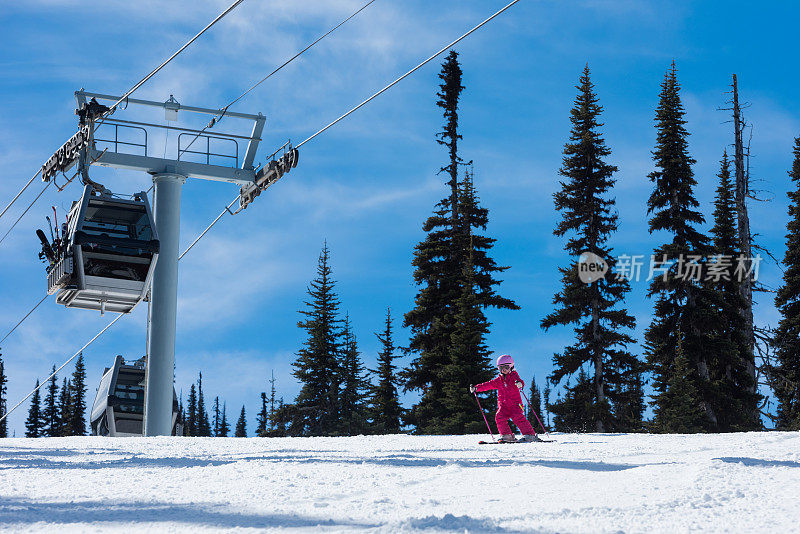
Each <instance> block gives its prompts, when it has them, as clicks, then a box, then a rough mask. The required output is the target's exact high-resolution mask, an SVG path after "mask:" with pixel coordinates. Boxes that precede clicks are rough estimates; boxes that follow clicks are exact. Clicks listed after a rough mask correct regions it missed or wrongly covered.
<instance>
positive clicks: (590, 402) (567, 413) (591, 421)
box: [550, 367, 596, 432]
mask: <svg viewBox="0 0 800 534" xmlns="http://www.w3.org/2000/svg"><path fill="white" fill-rule="evenodd" d="M550 410H551V411H552V413H553V427H554V428H555V429H556V431H557V432H592V431H593V430H595V424H596V413H595V388H594V380H592V379H591V378H590V377H589V375H588V374H587V373H586V370H585V369H584V368H583V367H581V368H580V369H579V370H578V375H577V377H576V382H575V385H574V386H570V383H569V379H567V382H566V384H564V397H563V398H561V396H560V395H559V396H558V397H556V401H555V402H554V403H553V404H551V405H550Z"/></svg>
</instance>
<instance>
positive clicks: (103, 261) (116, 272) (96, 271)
mask: <svg viewBox="0 0 800 534" xmlns="http://www.w3.org/2000/svg"><path fill="white" fill-rule="evenodd" d="M97 248H98V249H101V247H97ZM90 250H91V249H90ZM149 268H150V265H149V264H147V263H130V262H129V261H126V262H121V261H115V260H112V259H107V258H102V257H100V255H94V254H84V256H83V271H84V273H86V275H87V276H102V277H104V278H116V279H119V280H133V281H135V282H143V281H144V279H145V278H146V277H147V272H148V269H149Z"/></svg>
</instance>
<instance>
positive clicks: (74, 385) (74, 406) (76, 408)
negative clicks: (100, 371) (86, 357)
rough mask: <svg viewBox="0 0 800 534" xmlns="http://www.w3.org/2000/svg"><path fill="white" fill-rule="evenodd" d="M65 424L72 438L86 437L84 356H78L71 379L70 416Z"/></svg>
mask: <svg viewBox="0 0 800 534" xmlns="http://www.w3.org/2000/svg"><path fill="white" fill-rule="evenodd" d="M64 424H65V425H66V426H67V427H68V429H69V430H68V432H69V435H70V436H85V435H86V367H85V366H84V364H83V354H80V355H79V356H78V359H77V361H76V362H75V371H73V373H72V378H71V379H70V415H69V419H68V420H67V421H65V422H64Z"/></svg>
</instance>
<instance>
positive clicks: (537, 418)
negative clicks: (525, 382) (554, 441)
mask: <svg viewBox="0 0 800 534" xmlns="http://www.w3.org/2000/svg"><path fill="white" fill-rule="evenodd" d="M519 392H520V393H522V396H523V397H525V402H527V403H528V407H529V408H530V409H531V411H532V412H533V415H534V417H536V420H537V421H538V422H539V426H540V427H542V430H544V433H545V434H547V437H548V438H552V437H553V436H551V435H550V432H548V431H547V429H546V428H545V427H544V425H543V424H542V420H541V419H539V416H538V415H537V414H536V410H534V409H533V406H532V405H531V401H529V400H528V396H527V395H525V392H524V391H522V390H519Z"/></svg>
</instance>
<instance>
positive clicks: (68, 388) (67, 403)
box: [58, 378, 73, 436]
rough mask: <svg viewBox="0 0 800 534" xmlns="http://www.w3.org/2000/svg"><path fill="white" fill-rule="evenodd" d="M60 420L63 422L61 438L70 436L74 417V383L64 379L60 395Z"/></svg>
mask: <svg viewBox="0 0 800 534" xmlns="http://www.w3.org/2000/svg"><path fill="white" fill-rule="evenodd" d="M58 411H59V416H58V419H59V420H60V421H61V433H60V435H61V436H69V435H71V434H70V429H69V424H68V422H69V420H70V417H71V416H72V411H73V410H72V382H71V381H69V380H67V379H66V378H64V379H63V380H62V382H61V392H60V393H59V394H58Z"/></svg>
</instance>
